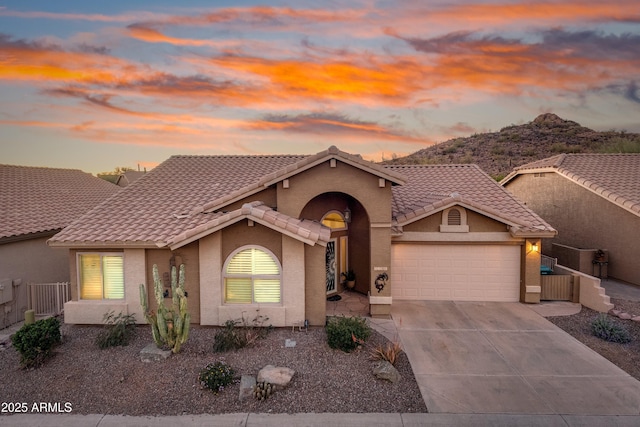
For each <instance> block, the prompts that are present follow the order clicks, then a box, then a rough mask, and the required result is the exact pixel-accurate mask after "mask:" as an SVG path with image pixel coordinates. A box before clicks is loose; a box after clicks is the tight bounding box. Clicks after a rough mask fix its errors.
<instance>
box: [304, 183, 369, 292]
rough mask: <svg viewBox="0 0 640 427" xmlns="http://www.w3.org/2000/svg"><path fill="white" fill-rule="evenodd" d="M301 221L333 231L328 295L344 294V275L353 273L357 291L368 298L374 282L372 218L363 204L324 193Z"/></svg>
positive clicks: (310, 204)
mask: <svg viewBox="0 0 640 427" xmlns="http://www.w3.org/2000/svg"><path fill="white" fill-rule="evenodd" d="M300 218H302V219H308V220H313V221H318V222H323V223H324V224H325V225H326V226H328V227H330V228H331V241H330V242H329V244H328V245H327V251H326V254H325V265H326V276H327V279H326V284H327V294H328V295H331V294H334V293H337V292H341V291H343V290H344V288H345V286H346V284H344V283H343V282H344V277H342V273H345V274H346V273H347V272H348V271H352V272H353V273H354V275H355V279H356V280H355V282H356V283H355V288H354V290H355V291H357V292H360V293H362V294H365V295H366V294H367V293H368V291H369V283H370V281H371V280H370V279H371V278H370V268H371V266H370V263H371V261H370V260H371V256H370V250H371V237H370V224H369V216H368V214H367V211H366V210H365V209H364V207H363V206H362V204H361V203H360V202H359V201H358V200H356V199H355V198H354V197H352V196H350V195H348V194H345V193H340V192H329V193H323V194H320V195H318V196H316V197H314V198H313V199H312V200H310V201H309V202H308V203H307V204H306V205H305V207H304V208H303V209H302V212H301V213H300Z"/></svg>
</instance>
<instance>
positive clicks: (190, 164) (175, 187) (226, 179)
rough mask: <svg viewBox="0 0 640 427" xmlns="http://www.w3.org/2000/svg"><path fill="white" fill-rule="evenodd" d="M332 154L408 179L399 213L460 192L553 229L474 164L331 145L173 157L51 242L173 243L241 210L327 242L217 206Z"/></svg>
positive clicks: (302, 226) (299, 225)
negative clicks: (386, 160)
mask: <svg viewBox="0 0 640 427" xmlns="http://www.w3.org/2000/svg"><path fill="white" fill-rule="evenodd" d="M330 158H337V159H340V161H343V162H345V163H348V164H351V165H352V166H354V167H358V168H361V169H363V170H367V171H369V172H371V173H373V174H376V175H377V176H380V177H381V178H385V179H387V180H389V181H391V182H392V183H394V184H404V185H394V186H393V187H392V189H393V190H392V191H393V195H394V202H393V211H394V216H396V217H397V216H399V215H410V214H411V211H415V210H417V209H424V208H425V207H427V206H428V205H429V203H436V202H441V201H442V200H443V199H445V198H446V197H449V195H450V194H451V193H452V192H454V191H458V192H459V193H460V194H462V195H463V196H464V197H465V201H467V203H468V204H469V206H472V205H473V206H476V207H478V208H483V209H485V210H486V211H487V212H489V211H491V212H493V211H495V212H497V213H500V214H501V215H503V216H500V218H508V219H509V220H511V219H512V216H513V217H514V219H513V221H512V222H513V223H514V224H519V225H520V226H521V227H523V229H524V227H525V226H529V225H531V226H532V227H534V228H535V227H543V228H544V229H545V230H548V229H550V230H553V229H552V228H550V227H549V226H548V224H546V223H544V222H543V221H542V220H540V219H539V218H538V217H537V216H536V215H535V214H533V213H532V212H531V211H529V210H528V209H527V208H526V207H524V205H521V204H518V206H517V207H516V206H514V204H517V202H515V199H513V197H512V196H510V195H509V193H507V192H506V191H505V190H504V189H503V188H502V187H500V186H499V185H497V183H495V182H494V181H493V180H492V179H491V178H490V177H489V176H488V175H486V174H484V173H483V172H482V171H480V169H479V168H477V167H471V166H469V165H462V166H458V167H455V166H451V165H448V168H445V167H442V168H440V167H438V166H422V167H421V166H380V165H377V164H374V163H370V162H367V161H365V160H363V159H362V158H361V157H360V156H356V155H352V154H347V153H344V152H342V151H340V150H338V149H337V148H335V147H330V148H329V149H328V150H325V151H322V152H320V153H318V154H315V155H312V156H291V155H276V156H173V157H171V158H169V159H168V160H166V161H165V162H163V163H162V164H161V165H159V166H158V167H156V168H155V169H153V170H151V171H150V172H148V173H147V174H146V175H145V176H143V177H142V178H140V179H138V180H137V181H136V182H135V183H133V184H132V185H130V186H128V187H126V188H125V189H123V190H122V192H121V193H119V194H118V196H117V197H114V198H113V199H111V200H110V201H109V203H103V204H102V205H100V206H98V207H96V208H95V209H93V210H92V211H90V212H89V213H87V214H86V215H85V216H84V217H83V218H82V219H81V220H79V221H78V222H77V223H76V224H74V226H73V227H68V228H67V229H65V230H63V231H62V232H60V233H58V234H57V235H56V236H54V237H53V238H52V239H51V240H50V241H49V242H50V244H51V245H53V246H109V245H110V246H120V245H125V246H140V247H149V246H160V247H162V246H167V245H168V246H173V247H176V246H180V245H182V244H185V243H184V242H186V241H193V240H195V238H194V236H197V235H206V234H208V233H209V232H210V231H209V230H211V229H214V228H217V227H221V226H223V224H230V223H232V222H234V221H235V218H238V217H240V216H243V217H246V218H251V219H254V220H255V221H256V222H260V223H263V224H264V225H266V226H269V227H271V228H274V229H278V230H281V231H283V232H285V231H286V232H287V233H293V235H295V236H297V237H304V238H306V239H309V240H310V241H313V242H323V241H324V239H325V236H324V234H323V233H325V231H323V229H322V228H318V224H316V225H313V224H311V223H310V222H309V221H300V220H298V219H295V218H290V217H287V216H284V215H282V214H280V213H277V212H275V211H273V210H271V209H270V208H268V207H266V206H264V205H262V204H252V205H251V206H252V207H251V209H250V212H247V211H246V210H247V209H249V207H248V205H245V206H243V207H242V209H240V210H236V211H233V212H219V210H220V209H221V208H223V207H224V206H227V205H229V204H230V203H232V202H235V201H237V200H240V199H243V198H247V197H250V196H251V195H252V194H255V193H257V192H259V191H260V190H262V189H264V188H265V187H267V186H269V185H272V184H274V183H276V182H278V181H279V180H282V179H286V178H288V177H290V176H292V175H294V174H296V173H299V172H301V171H303V170H306V169H308V168H310V167H313V166H315V165H316V164H318V163H319V162H323V161H327V159H330ZM430 170H432V172H429V171H430ZM470 171H471V172H470ZM423 180H426V181H427V182H422V181H423ZM413 181H416V182H413ZM418 181H420V182H418ZM486 181H489V184H491V185H488V184H487V182H486ZM467 187H468V188H467ZM485 187H488V188H490V190H485ZM465 188H467V191H466V193H465V192H464V191H463V189H465ZM505 195H507V196H506V197H505ZM496 197H497V198H496ZM505 199H508V200H506V201H505ZM491 209H493V210H491ZM203 233H204V234H203ZM307 233H310V234H309V236H306V234H307ZM316 234H317V235H318V236H317V237H316ZM295 236H294V237H295Z"/></svg>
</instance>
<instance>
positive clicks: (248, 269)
mask: <svg viewBox="0 0 640 427" xmlns="http://www.w3.org/2000/svg"><path fill="white" fill-rule="evenodd" d="M281 271H282V269H281V268H280V263H279V262H278V260H277V259H276V257H275V256H274V255H273V254H272V253H271V252H269V251H268V250H267V249H264V248H260V247H257V246H249V247H244V248H240V249H238V250H237V251H236V252H234V253H232V254H231V255H230V256H229V258H227V261H226V263H225V266H224V269H223V272H224V302H225V303H227V304H266V303H280V302H281V300H282V297H281V294H282V293H281V286H280V285H281V279H282V275H281Z"/></svg>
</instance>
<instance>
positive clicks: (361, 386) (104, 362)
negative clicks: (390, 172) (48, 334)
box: [0, 325, 427, 415]
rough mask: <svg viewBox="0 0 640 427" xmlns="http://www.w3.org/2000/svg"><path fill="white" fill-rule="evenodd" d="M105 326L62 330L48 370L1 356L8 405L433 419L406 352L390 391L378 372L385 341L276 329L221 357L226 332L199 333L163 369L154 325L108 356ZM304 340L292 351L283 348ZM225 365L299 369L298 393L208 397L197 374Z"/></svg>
mask: <svg viewBox="0 0 640 427" xmlns="http://www.w3.org/2000/svg"><path fill="white" fill-rule="evenodd" d="M100 329H101V327H99V326H77V325H63V326H62V329H61V330H62V334H63V344H62V345H61V346H59V347H57V349H56V351H55V355H54V357H53V358H52V359H50V360H48V361H47V362H46V363H45V365H44V366H42V367H41V368H39V369H35V370H22V369H20V368H19V354H18V352H17V351H16V350H15V349H14V348H12V347H8V348H6V349H5V350H3V351H0V372H2V384H1V385H0V390H1V395H2V401H3V402H26V403H27V404H28V405H29V407H31V406H32V404H33V403H34V402H35V403H39V402H51V403H54V402H60V406H61V407H64V404H65V403H67V402H69V403H70V404H71V405H72V408H73V411H72V412H73V413H78V414H126V415H182V414H202V413H208V414H220V413H237V412H254V413H268V412H272V413H302V412H307V413H309V412H311V413H314V412H318V413H319V412H339V413H344V412H396V413H397V412H405V413H406V412H427V408H426V406H425V403H424V401H423V399H422V396H421V394H420V390H419V388H418V385H417V383H416V381H415V378H414V376H413V372H412V370H411V366H410V364H409V361H408V359H407V357H406V355H405V354H402V355H401V356H400V358H399V360H398V362H396V368H397V369H398V371H399V372H400V374H401V375H402V379H401V380H400V381H399V382H397V383H395V384H392V383H390V382H388V381H385V380H379V379H376V378H375V377H374V375H373V373H372V368H373V363H374V362H373V361H372V360H371V359H370V350H371V349H372V348H373V347H374V346H376V345H378V344H383V343H385V344H386V342H388V341H387V339H386V338H384V337H383V336H382V335H380V334H378V333H377V332H373V333H372V336H371V337H370V338H369V340H368V341H367V344H366V346H365V347H363V348H361V349H360V350H357V351H355V352H353V353H344V352H342V351H340V350H334V349H331V348H329V346H328V345H327V339H326V334H325V330H324V328H320V327H316V328H310V329H309V330H308V332H304V331H297V330H296V331H295V332H293V331H292V330H291V329H290V328H277V329H274V330H273V331H272V332H271V333H270V334H269V335H268V336H267V338H265V339H263V340H261V341H258V342H257V343H256V344H255V345H254V346H253V347H249V348H244V349H241V350H237V351H230V352H225V353H214V352H213V350H212V345H213V341H214V340H213V337H214V335H215V333H216V332H217V331H218V330H219V328H215V327H201V326H194V327H193V329H192V332H191V336H190V338H189V340H188V342H187V343H186V344H185V345H184V346H183V348H182V351H181V352H180V353H179V354H177V355H172V356H171V357H169V358H168V359H167V360H164V361H161V362H152V363H145V362H142V361H141V360H140V350H141V349H142V348H144V347H145V346H146V345H147V344H149V343H150V342H151V332H150V328H149V327H148V326H142V325H140V326H137V327H136V334H135V337H134V339H133V341H132V342H131V343H130V344H129V345H128V346H126V347H112V348H109V349H106V350H100V349H99V348H98V347H97V345H95V343H94V340H95V337H96V336H97V335H98V333H99V331H100ZM286 339H292V340H295V341H296V346H295V347H294V348H289V347H285V340H286ZM218 360H224V361H225V362H226V363H227V364H229V365H230V366H231V367H232V368H233V369H234V370H235V371H236V372H237V375H238V377H239V376H240V375H257V373H258V371H259V370H260V369H261V368H262V367H264V366H265V365H269V364H271V365H275V366H286V367H289V368H291V369H294V370H295V371H296V374H295V375H294V377H293V380H292V381H291V383H290V385H289V386H288V387H287V388H286V389H282V390H278V391H277V392H276V393H275V394H274V395H272V396H271V397H270V398H269V399H266V400H264V401H257V400H254V399H249V400H245V401H243V402H240V401H239V398H238V395H239V383H234V384H233V385H231V386H229V387H227V388H226V389H225V390H223V391H221V392H220V393H219V394H218V395H215V394H213V393H212V392H211V391H209V390H207V389H203V388H202V387H201V386H200V384H199V382H198V374H199V372H200V371H201V370H202V369H203V368H204V367H205V366H206V365H207V364H208V363H210V362H215V361H218Z"/></svg>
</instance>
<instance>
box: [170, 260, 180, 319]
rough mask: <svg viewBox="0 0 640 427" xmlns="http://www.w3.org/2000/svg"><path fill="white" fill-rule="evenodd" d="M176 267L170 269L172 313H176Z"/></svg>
mask: <svg viewBox="0 0 640 427" xmlns="http://www.w3.org/2000/svg"><path fill="white" fill-rule="evenodd" d="M176 276H177V270H176V267H175V266H173V267H171V297H172V298H171V300H172V301H171V302H172V303H173V311H178V303H179V301H178V295H177V294H176V290H177V288H178V278H177V277H176Z"/></svg>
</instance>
